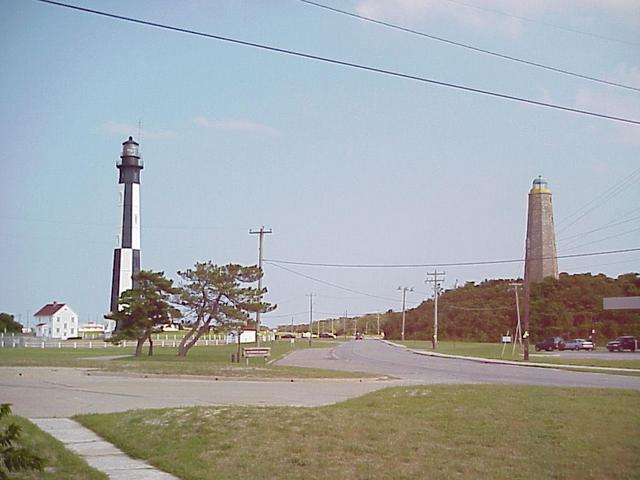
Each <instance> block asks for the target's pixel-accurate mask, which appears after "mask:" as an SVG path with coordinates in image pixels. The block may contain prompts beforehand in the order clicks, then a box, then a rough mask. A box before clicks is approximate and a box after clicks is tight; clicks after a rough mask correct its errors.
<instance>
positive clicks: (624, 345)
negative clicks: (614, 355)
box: [607, 335, 638, 352]
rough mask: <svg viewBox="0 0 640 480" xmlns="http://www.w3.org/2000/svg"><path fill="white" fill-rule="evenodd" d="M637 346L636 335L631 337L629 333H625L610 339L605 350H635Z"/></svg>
mask: <svg viewBox="0 0 640 480" xmlns="http://www.w3.org/2000/svg"><path fill="white" fill-rule="evenodd" d="M637 347H638V344H637V340H636V337H632V336H630V335H625V336H623V337H618V338H616V339H615V340H611V341H610V342H607V350H609V351H610V352H613V351H616V350H617V351H618V352H621V351H623V350H631V351H632V352H635V351H636V348H637Z"/></svg>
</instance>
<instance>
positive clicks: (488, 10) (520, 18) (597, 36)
mask: <svg viewBox="0 0 640 480" xmlns="http://www.w3.org/2000/svg"><path fill="white" fill-rule="evenodd" d="M444 1H446V2H449V3H455V4H457V5H462V6H464V7H469V8H475V9H476V10H481V11H484V12H490V13H495V14H497V15H502V16H505V17H510V18H517V19H518V20H523V21H525V22H529V23H537V24H539V25H544V26H545V27H551V28H557V29H558V30H564V31H565V32H571V33H578V34H580V35H587V36H589V37H594V38H599V39H602V40H608V41H610V42H618V43H624V44H627V45H634V46H635V45H638V43H636V42H629V41H627V40H621V39H619V38H613V37H607V36H605V35H599V34H597V33H593V32H586V31H584V30H578V29H577V28H569V27H565V26H562V25H556V24H554V23H548V22H543V21H541V20H534V19H532V18H528V17H523V16H520V15H514V14H512V13H508V12H503V11H502V10H496V9H494V8H488V7H480V6H478V5H473V4H471V3H465V2H461V1H459V0H444Z"/></svg>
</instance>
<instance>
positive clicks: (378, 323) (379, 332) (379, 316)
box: [378, 313, 380, 335]
mask: <svg viewBox="0 0 640 480" xmlns="http://www.w3.org/2000/svg"><path fill="white" fill-rule="evenodd" d="M378 335H380V314H379V313H378Z"/></svg>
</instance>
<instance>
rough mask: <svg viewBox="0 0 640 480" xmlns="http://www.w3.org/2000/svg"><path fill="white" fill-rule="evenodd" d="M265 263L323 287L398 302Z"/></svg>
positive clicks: (268, 261)
mask: <svg viewBox="0 0 640 480" xmlns="http://www.w3.org/2000/svg"><path fill="white" fill-rule="evenodd" d="M265 263H268V264H269V265H273V266H274V267H277V268H281V269H282V270H286V271H287V272H290V273H293V274H294V275H298V276H300V277H303V278H306V279H309V280H313V281H314V282H318V283H322V284H323V285H328V286H329V287H333V288H337V289H339V290H344V291H346V292H351V293H357V294H359V295H364V296H366V297H371V298H378V299H380V300H387V301H391V302H397V299H395V298H387V297H381V296H379V295H374V294H372V293H367V292H361V291H359V290H354V289H352V288H348V287H343V286H342V285H338V284H336V283H331V282H327V281H325V280H321V279H319V278H315V277H312V276H311V275H305V274H304V273H300V272H296V271H295V270H291V269H290V268H287V267H283V266H282V265H278V264H277V263H273V262H272V261H270V260H265Z"/></svg>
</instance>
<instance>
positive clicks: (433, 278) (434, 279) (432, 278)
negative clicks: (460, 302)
mask: <svg viewBox="0 0 640 480" xmlns="http://www.w3.org/2000/svg"><path fill="white" fill-rule="evenodd" d="M444 274H445V272H438V270H437V269H436V270H434V271H433V272H432V273H427V277H428V278H427V280H425V283H433V340H432V342H431V343H432V346H433V349H434V350H436V349H437V348H438V295H439V294H440V283H441V282H444ZM440 276H442V278H441V277H440Z"/></svg>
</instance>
